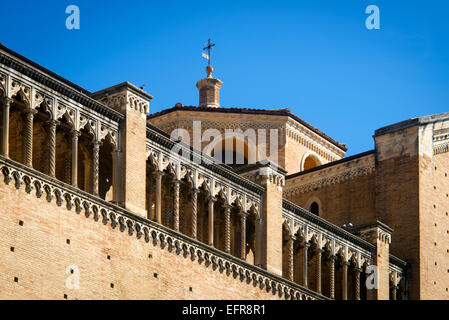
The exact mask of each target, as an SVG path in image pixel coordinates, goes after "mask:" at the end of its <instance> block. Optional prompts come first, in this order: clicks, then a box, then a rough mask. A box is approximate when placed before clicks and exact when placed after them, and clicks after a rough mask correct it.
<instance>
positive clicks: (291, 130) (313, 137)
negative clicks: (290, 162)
mask: <svg viewBox="0 0 449 320" xmlns="http://www.w3.org/2000/svg"><path fill="white" fill-rule="evenodd" d="M286 131H287V136H288V137H289V138H291V139H293V140H295V141H296V142H298V143H300V144H302V145H303V146H305V147H306V148H308V149H310V150H312V151H313V152H315V153H316V154H318V155H319V156H321V157H323V158H325V159H326V160H328V161H329V162H332V161H336V160H339V159H341V158H343V157H344V156H345V154H346V153H345V152H344V151H343V150H341V149H339V148H337V147H336V146H335V145H333V144H331V143H329V142H328V141H327V140H326V139H324V138H322V137H320V136H318V135H317V134H315V133H313V132H311V131H310V130H308V129H307V128H304V127H303V126H301V125H300V124H299V123H297V122H296V121H294V120H292V119H289V120H288V122H287V130H286Z"/></svg>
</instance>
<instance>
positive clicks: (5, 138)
mask: <svg viewBox="0 0 449 320" xmlns="http://www.w3.org/2000/svg"><path fill="white" fill-rule="evenodd" d="M11 102H12V99H11V98H3V132H2V155H3V156H4V157H7V158H9V107H10V105H11Z"/></svg>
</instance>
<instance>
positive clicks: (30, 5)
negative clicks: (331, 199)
mask: <svg viewBox="0 0 449 320" xmlns="http://www.w3.org/2000/svg"><path fill="white" fill-rule="evenodd" d="M70 4H75V5H78V6H79V8H80V12H81V28H80V30H67V29H66V28H65V20H66V17H67V16H68V15H67V14H65V8H66V6H68V5H70ZM369 4H375V5H377V6H378V7H379V9H380V27H381V29H380V30H367V29H366V28H365V19H366V17H367V16H368V15H367V14H366V13H365V8H366V7H367V5H369ZM448 22H449V1H444V0H440V1H436V0H433V1H430V0H428V1H399V0H394V1H393V0H388V1H384V0H382V1H380V0H373V1H362V0H358V1H356V0H344V1H337V0H334V1H326V0H321V1H312V0H309V1H270V2H268V1H243V0H241V1H229V0H226V1H213V0H209V1H193V0H190V1H161V0H159V1H75V0H73V1H27V0H22V1H19V2H17V1H16V2H12V1H4V2H3V3H2V6H1V12H0V27H1V30H2V32H1V37H0V42H2V43H3V44H4V45H6V46H8V47H10V48H11V49H13V50H15V51H17V52H19V53H20V54H22V55H24V56H26V57H28V58H30V59H32V60H34V61H36V62H38V63H39V64H41V65H43V66H45V67H47V68H48V69H50V70H52V71H54V72H56V73H58V74H60V75H61V76H64V77H66V78H68V79H69V80H71V81H73V82H75V83H77V84H79V85H81V86H83V87H85V88H86V89H88V90H90V91H96V90H99V89H102V88H105V87H108V86H111V85H114V84H117V83H119V82H123V81H129V82H132V83H134V84H136V85H138V86H140V85H142V84H145V85H146V87H145V89H146V90H147V91H148V92H149V93H150V94H152V95H153V96H154V99H153V101H152V103H151V107H150V108H151V112H156V111H159V110H161V109H164V108H168V107H171V106H173V105H174V104H175V103H176V102H182V103H183V104H184V105H197V104H198V92H197V89H196V87H195V83H196V81H198V80H199V79H201V78H202V77H204V75H205V72H204V68H205V66H206V60H204V59H203V58H201V50H202V47H203V44H204V43H205V42H206V41H207V38H208V37H211V38H212V39H213V40H214V42H216V49H215V50H214V51H213V57H212V64H213V66H214V68H215V72H214V76H216V77H217V78H219V79H221V80H222V81H223V82H224V85H223V88H222V90H221V105H222V106H223V107H247V108H268V109H269V108H273V109H276V108H285V107H288V108H290V109H291V111H292V112H294V113H296V114H297V115H298V116H300V117H301V118H302V119H304V120H305V121H307V122H309V123H310V124H312V125H313V126H315V127H317V128H319V129H320V130H322V131H324V132H325V133H327V134H328V135H330V136H331V137H333V138H335V139H336V140H338V141H340V142H342V143H346V144H347V145H348V148H349V150H348V155H352V154H355V153H359V152H363V151H366V150H369V149H372V148H373V146H374V144H373V139H372V135H373V133H374V130H375V129H377V128H379V127H381V126H384V125H388V124H391V123H394V122H398V121H401V120H405V119H408V118H412V117H417V116H423V115H428V114H433V113H440V112H446V111H449V104H448V101H449V41H448V40H449V37H448V34H449V23H448Z"/></svg>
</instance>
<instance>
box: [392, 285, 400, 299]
mask: <svg viewBox="0 0 449 320" xmlns="http://www.w3.org/2000/svg"><path fill="white" fill-rule="evenodd" d="M397 292H398V287H397V286H395V285H392V287H391V300H397Z"/></svg>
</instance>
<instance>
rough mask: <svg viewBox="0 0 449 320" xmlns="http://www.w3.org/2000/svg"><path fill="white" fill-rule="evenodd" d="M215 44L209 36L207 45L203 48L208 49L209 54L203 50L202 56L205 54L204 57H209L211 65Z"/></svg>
mask: <svg viewBox="0 0 449 320" xmlns="http://www.w3.org/2000/svg"><path fill="white" fill-rule="evenodd" d="M214 46H215V43H212V42H211V41H210V38H209V39H208V40H207V43H206V44H205V47H204V48H203V50H207V54H206V53H204V52H202V56H203V58H205V59H207V61H208V65H209V66H210V51H211V50H212V49H213V48H214Z"/></svg>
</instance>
